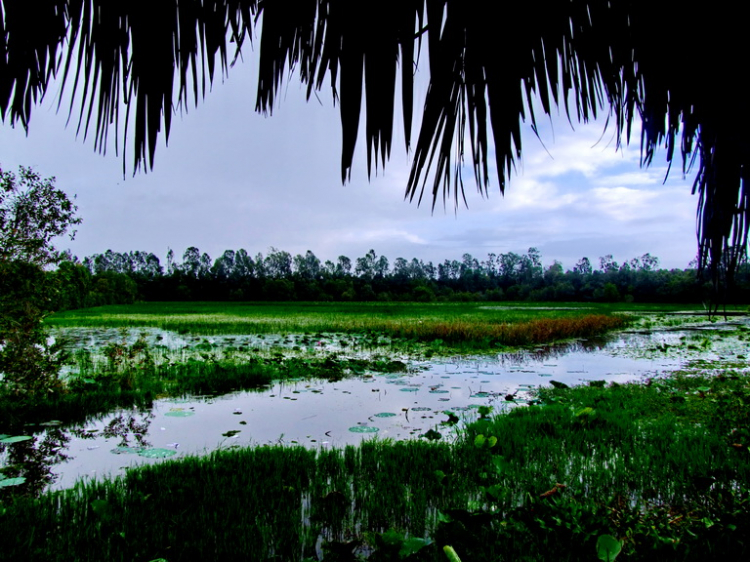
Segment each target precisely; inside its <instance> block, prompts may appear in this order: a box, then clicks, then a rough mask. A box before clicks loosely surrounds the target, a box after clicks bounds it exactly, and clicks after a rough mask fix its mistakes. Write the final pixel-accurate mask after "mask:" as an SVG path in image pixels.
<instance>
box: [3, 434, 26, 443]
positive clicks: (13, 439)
mask: <svg viewBox="0 0 750 562" xmlns="http://www.w3.org/2000/svg"><path fill="white" fill-rule="evenodd" d="M29 439H33V437H32V436H31V435H15V436H13V437H6V438H4V439H0V443H5V444H6V445H7V444H10V443H20V442H21V441H28V440H29Z"/></svg>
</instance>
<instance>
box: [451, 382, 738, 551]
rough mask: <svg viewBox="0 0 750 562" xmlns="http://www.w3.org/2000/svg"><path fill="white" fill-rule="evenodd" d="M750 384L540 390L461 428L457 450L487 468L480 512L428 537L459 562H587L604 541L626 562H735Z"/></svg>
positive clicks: (464, 513) (597, 385)
mask: <svg viewBox="0 0 750 562" xmlns="http://www.w3.org/2000/svg"><path fill="white" fill-rule="evenodd" d="M749 383H750V379H749V378H748V375H746V374H742V375H738V374H732V375H721V376H719V377H708V376H702V375H695V374H692V375H691V376H689V377H686V376H681V375H679V374H678V375H676V376H675V377H671V378H667V379H659V380H653V381H649V384H647V385H641V384H627V385H612V386H610V387H607V388H605V387H604V385H603V384H600V383H594V384H592V385H591V386H582V387H578V388H573V389H569V388H565V387H564V385H556V386H553V387H552V388H550V389H543V390H541V391H540V393H539V400H540V405H536V406H532V407H529V408H517V409H514V410H512V411H510V413H508V414H505V415H501V416H497V417H495V418H493V419H492V420H489V419H483V420H480V421H479V422H477V423H475V424H473V425H472V426H470V427H469V429H468V432H467V436H466V441H465V443H466V446H467V450H469V449H471V445H474V452H473V453H474V455H477V457H476V458H477V462H481V461H480V459H481V458H482V457H484V458H485V460H486V462H488V463H489V466H490V470H489V471H488V472H487V474H486V477H485V478H484V482H483V490H484V492H483V500H482V503H481V504H479V505H478V506H475V507H474V508H473V509H467V510H464V511H462V512H461V514H460V515H458V516H457V517H456V518H454V519H453V520H452V521H450V522H448V523H446V524H445V525H443V526H442V527H441V528H440V529H439V531H438V534H437V536H438V538H439V540H441V541H446V542H448V544H452V545H453V546H454V548H455V550H456V551H457V552H458V553H459V554H461V553H462V552H463V553H465V554H466V555H467V556H468V559H495V558H500V559H509V560H517V559H523V557H529V558H528V559H538V560H545V559H551V558H549V557H548V556H549V555H548V553H549V552H555V553H557V554H559V556H557V557H556V558H555V559H556V560H583V559H592V553H593V552H595V551H596V542H597V540H598V537H600V536H602V535H611V536H614V537H617V539H618V540H619V541H620V542H621V544H622V547H623V549H624V552H625V554H626V556H627V557H628V558H627V559H629V560H630V559H634V560H705V559H715V557H716V556H718V555H721V556H722V557H724V556H727V557H731V556H736V557H737V559H739V558H742V557H743V556H746V555H747V553H748V551H749V550H750V541H748V540H747V538H746V537H747V536H749V535H748V532H749V531H750V495H749V494H748V488H747V483H748V482H749V481H750V456H749V455H748V454H747V453H748V444H749V443H750V439H748V436H750V434H749V433H748V427H749V426H750V418H749V416H748V408H747V406H746V404H747V403H748V398H750V384H749ZM482 517H483V518H484V519H481V518H482ZM467 522H470V523H467ZM467 525H468V527H467ZM467 528H468V529H470V531H469V532H467ZM719 553H720V554H719ZM462 559H463V558H462Z"/></svg>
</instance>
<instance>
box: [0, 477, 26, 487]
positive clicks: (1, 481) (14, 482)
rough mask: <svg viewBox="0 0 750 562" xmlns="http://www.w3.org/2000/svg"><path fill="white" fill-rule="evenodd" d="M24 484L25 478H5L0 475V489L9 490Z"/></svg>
mask: <svg viewBox="0 0 750 562" xmlns="http://www.w3.org/2000/svg"><path fill="white" fill-rule="evenodd" d="M24 482H26V478H24V477H23V476H16V477H15V478H6V477H5V475H3V474H0V488H10V487H11V486H20V485H21V484H23V483H24Z"/></svg>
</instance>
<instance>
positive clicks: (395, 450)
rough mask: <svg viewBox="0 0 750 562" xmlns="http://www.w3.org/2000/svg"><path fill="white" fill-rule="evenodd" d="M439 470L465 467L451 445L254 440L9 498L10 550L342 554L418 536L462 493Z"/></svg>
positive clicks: (79, 554)
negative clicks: (384, 539)
mask: <svg viewBox="0 0 750 562" xmlns="http://www.w3.org/2000/svg"><path fill="white" fill-rule="evenodd" d="M410 466H411V467H412V469H411V470H409V468H408V467H410ZM436 470H446V471H449V472H456V473H462V472H465V471H466V470H467V467H466V466H464V465H463V464H462V459H461V457H460V456H458V457H457V456H456V455H454V454H453V451H452V450H451V448H450V447H449V446H447V445H440V444H438V445H435V444H430V443H424V442H411V443H393V444H390V443H375V442H373V443H367V444H365V445H363V446H362V447H348V448H347V449H345V450H343V451H342V450H323V451H313V450H307V449H303V448H298V447H297V448H288V447H280V446H274V447H257V448H251V449H238V450H230V451H220V452H215V453H212V454H211V455H209V456H208V457H203V458H188V459H185V460H182V461H179V462H165V463H163V464H160V465H152V466H144V467H141V468H139V469H135V470H130V471H128V474H127V476H125V477H122V478H118V479H116V480H111V481H103V482H81V483H79V484H78V485H77V486H76V487H75V488H74V489H71V490H66V491H60V492H54V493H51V494H47V495H45V496H43V497H41V498H40V499H38V500H31V499H24V498H17V499H15V500H14V501H9V502H6V503H3V504H2V506H1V508H0V526H1V527H2V528H3V531H4V534H7V536H8V541H4V544H3V556H5V557H7V559H9V560H10V559H19V560H21V559H22V560H28V561H30V562H31V561H37V560H39V561H42V560H44V561H45V562H53V561H63V560H65V561H69V560H113V561H117V560H122V561H131V560H154V559H157V558H165V559H167V560H169V561H170V562H172V561H181V560H185V561H192V560H200V559H205V560H220V559H228V560H235V559H243V560H303V559H315V558H316V557H317V554H316V552H318V551H326V552H328V553H329V558H328V559H335V558H334V555H333V554H331V553H333V552H336V551H337V550H341V548H342V546H341V545H348V546H346V547H344V548H349V550H350V553H355V552H358V553H366V552H372V550H373V547H372V545H374V544H375V542H376V541H375V540H374V539H373V538H372V537H376V536H378V535H379V534H380V533H382V532H383V531H386V530H389V529H399V530H401V531H403V532H407V533H410V535H413V536H415V537H423V536H424V534H425V532H426V531H430V530H432V529H434V527H435V518H436V514H437V510H438V509H448V508H450V507H451V506H453V505H461V504H463V503H465V502H466V501H467V498H468V493H469V488H467V486H466V485H459V484H456V485H455V486H454V488H453V489H452V493H451V494H445V493H442V491H441V485H440V484H439V483H438V482H437V480H436V479H435V478H434V472H435V471H436ZM368 536H369V537H370V538H369V539H368V538H367V537H368ZM368 541H369V542H368ZM352 555H353V554H352Z"/></svg>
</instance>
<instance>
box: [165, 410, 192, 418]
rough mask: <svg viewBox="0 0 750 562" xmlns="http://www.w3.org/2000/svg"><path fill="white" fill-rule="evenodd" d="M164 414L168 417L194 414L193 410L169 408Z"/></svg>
mask: <svg viewBox="0 0 750 562" xmlns="http://www.w3.org/2000/svg"><path fill="white" fill-rule="evenodd" d="M164 415H165V416H169V417H170V418H189V417H190V416H194V415H195V412H192V411H190V410H170V411H169V412H165V413H164Z"/></svg>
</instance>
